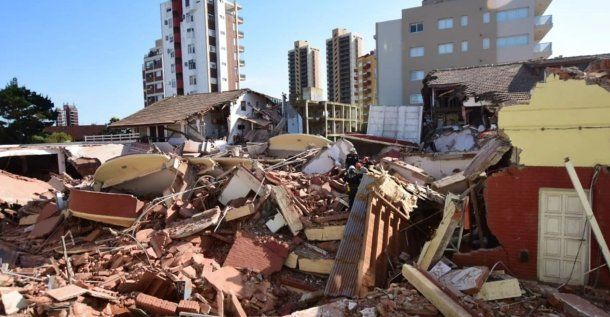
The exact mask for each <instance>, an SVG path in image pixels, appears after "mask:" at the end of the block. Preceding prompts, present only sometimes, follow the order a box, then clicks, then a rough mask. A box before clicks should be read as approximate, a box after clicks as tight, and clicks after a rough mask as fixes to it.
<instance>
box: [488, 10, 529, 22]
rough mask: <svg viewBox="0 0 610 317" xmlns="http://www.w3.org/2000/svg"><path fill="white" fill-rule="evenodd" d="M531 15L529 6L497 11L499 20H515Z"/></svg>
mask: <svg viewBox="0 0 610 317" xmlns="http://www.w3.org/2000/svg"><path fill="white" fill-rule="evenodd" d="M528 15H529V8H527V7H526V8H518V9H511V10H504V11H498V13H496V20H497V21H498V22H506V21H513V20H519V19H525V18H527V16H528Z"/></svg>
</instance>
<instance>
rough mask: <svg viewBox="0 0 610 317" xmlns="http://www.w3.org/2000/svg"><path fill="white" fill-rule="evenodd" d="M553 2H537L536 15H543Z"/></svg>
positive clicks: (545, 0)
mask: <svg viewBox="0 0 610 317" xmlns="http://www.w3.org/2000/svg"><path fill="white" fill-rule="evenodd" d="M552 1H553V0H536V8H535V15H536V16H539V15H543V14H544V11H546V9H547V8H548V7H549V5H551V2H552Z"/></svg>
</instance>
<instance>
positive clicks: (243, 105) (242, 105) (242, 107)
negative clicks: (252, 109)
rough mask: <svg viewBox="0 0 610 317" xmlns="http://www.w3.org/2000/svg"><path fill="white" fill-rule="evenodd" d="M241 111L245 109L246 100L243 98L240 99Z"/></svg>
mask: <svg viewBox="0 0 610 317" xmlns="http://www.w3.org/2000/svg"><path fill="white" fill-rule="evenodd" d="M241 111H246V101H245V100H242V101H241Z"/></svg>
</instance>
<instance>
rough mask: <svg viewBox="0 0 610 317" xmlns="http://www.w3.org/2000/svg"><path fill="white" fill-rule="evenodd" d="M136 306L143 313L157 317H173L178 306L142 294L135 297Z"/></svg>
mask: <svg viewBox="0 0 610 317" xmlns="http://www.w3.org/2000/svg"><path fill="white" fill-rule="evenodd" d="M136 306H137V307H138V308H141V309H142V310H144V311H147V312H149V313H152V314H157V315H171V316H173V315H176V311H177V310H178V304H176V303H172V302H169V301H166V300H162V299H160V298H157V297H154V296H150V295H146V294H144V293H140V294H138V296H137V297H136Z"/></svg>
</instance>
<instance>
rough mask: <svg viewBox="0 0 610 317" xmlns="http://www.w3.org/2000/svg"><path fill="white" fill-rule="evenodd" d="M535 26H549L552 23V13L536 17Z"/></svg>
mask: <svg viewBox="0 0 610 317" xmlns="http://www.w3.org/2000/svg"><path fill="white" fill-rule="evenodd" d="M535 21H536V26H551V25H553V16H552V15H541V16H537V17H536V20H535Z"/></svg>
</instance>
